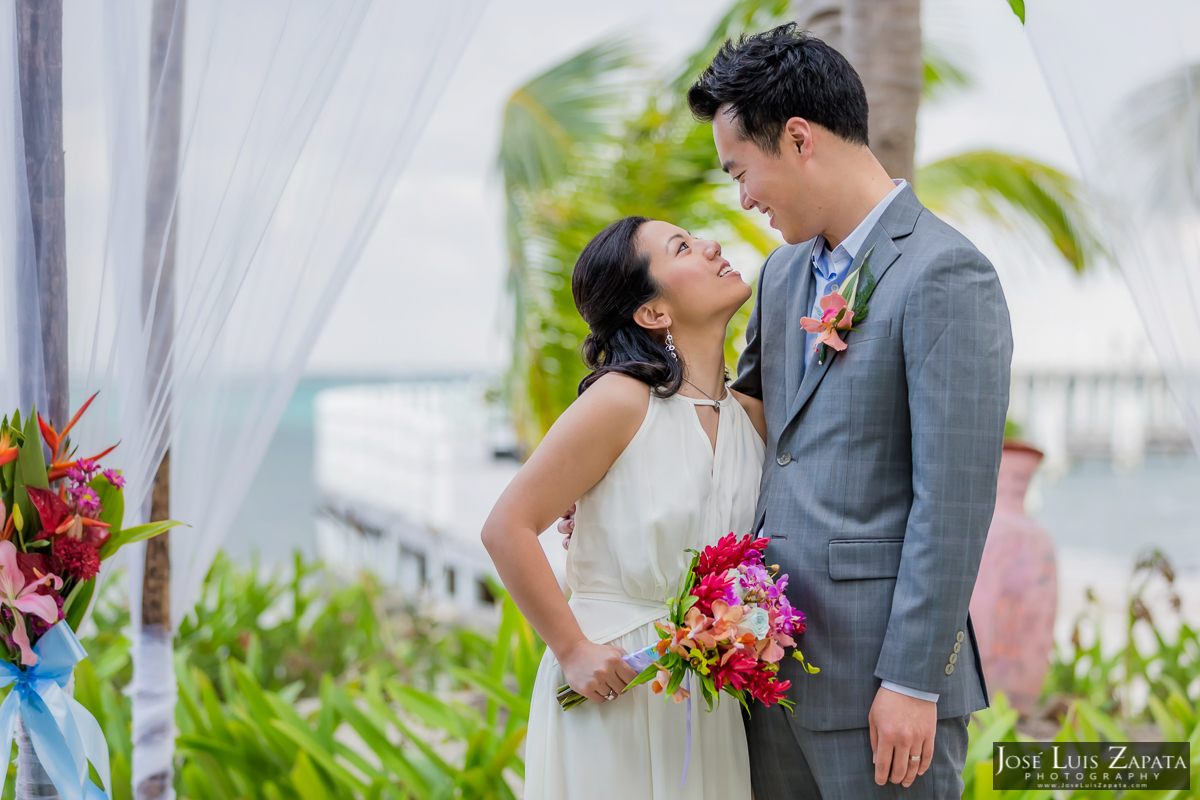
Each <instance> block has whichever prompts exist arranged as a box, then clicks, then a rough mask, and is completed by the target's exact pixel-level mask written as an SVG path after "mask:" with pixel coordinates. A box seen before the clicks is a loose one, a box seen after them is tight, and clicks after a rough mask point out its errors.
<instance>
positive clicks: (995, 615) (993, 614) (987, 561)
mask: <svg viewBox="0 0 1200 800" xmlns="http://www.w3.org/2000/svg"><path fill="white" fill-rule="evenodd" d="M1042 456H1043V453H1042V451H1041V450H1038V449H1037V448H1035V447H1030V446H1029V445H1027V444H1023V443H1021V442H1014V441H1006V442H1005V443H1004V453H1003V455H1002V456H1001V459H1000V477H999V480H998V483H997V489H996V512H995V514H994V515H993V516H992V525H991V527H990V528H989V529H988V537H987V543H986V544H985V545H984V548H983V560H982V562H981V563H980V565H979V577H978V579H977V580H976V581H975V592H974V594H973V595H972V596H971V619H972V622H973V623H974V626H975V636H976V639H977V641H978V644H979V654H980V658H981V659H982V661H983V673H984V677H985V678H986V680H987V685H988V691H989V692H990V693H991V694H993V695H994V694H995V693H996V692H997V691H1002V692H1004V694H1005V695H1006V696H1007V697H1008V700H1009V702H1010V703H1011V704H1012V706H1013V707H1014V708H1016V709H1017V710H1018V711H1020V712H1021V713H1022V714H1031V713H1032V712H1033V711H1034V709H1035V707H1036V706H1037V699H1038V695H1039V694H1040V693H1041V690H1042V684H1043V682H1044V681H1045V679H1046V672H1047V670H1049V668H1050V652H1051V650H1052V649H1053V647H1054V615H1055V610H1056V608H1057V605H1058V570H1057V567H1056V565H1055V559H1054V541H1053V540H1052V539H1051V538H1050V534H1048V533H1046V531H1045V530H1044V529H1043V528H1042V527H1040V526H1039V525H1038V524H1037V523H1035V522H1034V521H1033V520H1031V519H1030V518H1029V517H1028V516H1026V515H1025V492H1026V490H1027V489H1028V488H1029V480H1030V479H1031V478H1032V477H1033V473H1034V471H1035V470H1036V469H1037V467H1038V464H1039V463H1040V462H1041V460H1042Z"/></svg>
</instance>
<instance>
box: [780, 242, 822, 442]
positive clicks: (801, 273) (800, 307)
mask: <svg viewBox="0 0 1200 800" xmlns="http://www.w3.org/2000/svg"><path fill="white" fill-rule="evenodd" d="M816 244H817V240H816V239H814V240H813V241H812V242H810V243H809V244H808V246H807V247H803V248H801V250H800V255H801V256H802V258H799V259H797V260H796V261H793V262H792V268H791V270H790V271H789V272H788V292H787V296H788V300H789V302H790V307H789V308H788V310H787V318H786V319H787V324H786V330H787V349H786V351H787V369H786V374H787V394H786V395H785V397H788V398H789V399H790V398H792V397H795V396H796V392H798V391H800V376H801V372H802V371H803V369H804V358H805V357H806V356H807V351H806V350H805V349H804V328H802V327H801V326H800V318H801V317H807V316H808V311H809V309H810V308H812V296H813V294H814V293H815V292H816V289H817V281H816V278H815V277H814V276H813V271H812V253H813V248H814V247H816ZM789 419H790V417H789Z"/></svg>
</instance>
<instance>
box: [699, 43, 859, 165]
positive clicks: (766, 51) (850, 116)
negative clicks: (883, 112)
mask: <svg viewBox="0 0 1200 800" xmlns="http://www.w3.org/2000/svg"><path fill="white" fill-rule="evenodd" d="M687 99H688V106H690V107H691V109H692V114H693V115H695V116H696V118H697V119H700V120H702V121H704V122H711V121H712V119H713V118H714V117H715V116H716V115H717V112H718V111H719V110H720V109H721V108H722V107H723V106H725V105H728V106H729V113H730V114H731V115H732V116H733V118H734V119H736V120H737V124H738V127H739V129H740V133H741V136H742V139H743V140H749V141H752V142H754V143H755V144H756V145H758V147H759V149H760V150H762V151H763V152H764V153H768V154H770V155H778V154H779V137H780V135H782V133H783V128H784V125H786V124H787V121H788V120H789V119H791V118H792V117H802V118H804V119H806V120H808V121H809V122H813V123H816V124H817V125H820V126H821V127H822V128H825V129H827V130H829V131H831V132H833V133H834V134H835V135H837V136H839V137H840V138H842V139H844V140H846V141H848V142H851V143H853V144H861V145H867V144H870V140H869V139H868V135H867V93H866V90H865V89H863V85H862V81H861V80H859V77H858V73H857V72H855V71H854V67H852V66H850V62H849V61H847V60H846V58H845V56H843V55H842V54H841V53H839V52H838V51H837V50H834V49H833V48H832V47H830V46H829V45H827V44H825V42H823V41H821V40H820V39H818V38H817V37H815V36H813V35H812V34H811V33H808V32H807V31H802V30H800V29H799V27H798V26H797V25H796V23H794V22H791V23H788V24H787V25H780V26H779V27H778V28H773V29H772V30H769V31H766V32H764V33H756V34H754V35H752V36H746V35H744V34H743V35H742V36H741V37H740V38H739V39H738V40H737V43H736V44H735V43H734V42H733V41H732V40H730V39H726V40H725V44H723V45H722V46H721V49H720V51H719V52H718V53H717V55H716V57H715V58H713V61H712V63H711V64H709V66H708V69H706V70H704V72H703V73H702V74H701V75H700V77H699V78H697V79H696V82H695V84H693V85H692V88H690V89H688V93H687Z"/></svg>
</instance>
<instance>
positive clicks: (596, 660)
mask: <svg viewBox="0 0 1200 800" xmlns="http://www.w3.org/2000/svg"><path fill="white" fill-rule="evenodd" d="M626 655H628V653H626V652H625V651H624V650H622V649H621V648H619V647H613V646H611V645H606V644H595V643H593V642H589V641H588V640H587V639H583V640H581V641H580V642H578V643H577V644H575V646H573V647H572V648H571V649H570V650H568V651H567V652H566V653H565V654H564V656H563V657H562V658H560V659H559V660H558V664H559V666H560V667H562V671H563V676H564V677H566V679H567V684H568V685H570V687H571V688H572V689H574V690H575V691H577V692H579V693H580V694H581V695H583V696H584V697H586V698H587V699H588V700H594V701H595V702H597V703H603V702H604V701H606V700H608V699H609V698H608V694H609V692H612V695H613V699H616V696H617V695H619V694H620V693H621V692H623V691H625V687H626V686H628V685H629V682H630V681H632V680H633V679H634V678H636V677H637V672H635V671H634V669H633V667H631V666H629V665H628V664H626V663H625V660H624V658H623V656H626Z"/></svg>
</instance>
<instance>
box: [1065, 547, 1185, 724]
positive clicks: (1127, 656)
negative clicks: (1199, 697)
mask: <svg viewBox="0 0 1200 800" xmlns="http://www.w3.org/2000/svg"><path fill="white" fill-rule="evenodd" d="M1174 584H1175V571H1174V569H1173V568H1172V566H1171V564H1170V562H1169V561H1168V560H1167V558H1166V556H1165V555H1163V553H1162V552H1161V551H1159V550H1156V549H1151V550H1147V551H1145V552H1143V553H1142V554H1141V555H1139V556H1138V558H1137V560H1136V562H1135V564H1134V571H1133V579H1132V586H1131V589H1132V590H1131V592H1130V600H1129V606H1128V612H1127V626H1126V631H1125V633H1126V645H1125V647H1124V648H1122V649H1121V650H1118V651H1115V652H1111V653H1106V652H1105V648H1104V646H1103V641H1102V639H1101V637H1100V622H1101V610H1100V603H1099V600H1098V598H1097V597H1096V595H1095V594H1094V593H1093V591H1092V590H1091V589H1088V594H1087V599H1088V605H1087V607H1086V608H1085V609H1084V610H1083V612H1082V613H1081V614H1080V615H1079V617H1078V618H1077V619H1076V620H1075V621H1074V624H1073V630H1072V633H1071V642H1070V647H1069V648H1067V649H1066V650H1065V651H1064V650H1062V649H1059V648H1056V649H1055V653H1054V655H1053V657H1052V659H1051V664H1050V672H1049V674H1048V675H1047V678H1046V683H1045V686H1044V687H1043V690H1042V693H1043V697H1044V698H1046V699H1049V698H1051V697H1053V696H1055V695H1061V696H1066V697H1081V698H1084V699H1086V700H1087V701H1088V702H1089V703H1091V704H1092V705H1094V706H1095V707H1097V708H1099V709H1101V710H1103V711H1106V712H1109V713H1112V714H1115V715H1119V716H1120V717H1122V718H1124V719H1127V720H1129V721H1130V722H1153V721H1155V714H1156V712H1155V707H1156V705H1162V704H1165V703H1167V701H1168V699H1169V698H1170V697H1171V695H1172V694H1173V693H1174V694H1179V695H1182V696H1184V697H1189V696H1196V694H1197V689H1200V634H1198V633H1197V631H1196V630H1195V629H1194V628H1193V627H1192V626H1191V625H1189V624H1188V623H1186V622H1184V621H1183V620H1180V619H1177V620H1174V622H1177V623H1178V630H1177V632H1176V633H1175V634H1174V635H1173V636H1170V637H1168V636H1167V635H1166V634H1165V633H1164V632H1163V623H1164V622H1165V621H1164V620H1156V619H1154V617H1153V615H1152V614H1151V611H1150V609H1149V607H1148V604H1147V595H1148V593H1150V592H1155V593H1158V594H1160V595H1162V596H1163V597H1164V598H1165V599H1166V601H1167V603H1168V606H1169V607H1170V608H1171V609H1172V610H1173V612H1174V613H1178V611H1179V609H1180V607H1181V602H1180V599H1179V596H1178V594H1177V593H1176V592H1175V585H1174ZM1172 627H1174V625H1173V626H1172ZM1139 638H1141V639H1142V640H1143V641H1145V640H1147V639H1148V640H1150V641H1152V642H1153V645H1152V647H1150V648H1146V649H1145V650H1144V649H1143V646H1142V645H1139V644H1138V640H1139ZM1135 686H1137V687H1138V689H1139V690H1145V691H1148V694H1149V698H1150V699H1149V701H1148V703H1147V704H1146V705H1145V706H1141V705H1140V704H1139V706H1138V707H1134V705H1133V703H1132V702H1131V698H1132V697H1134V696H1135V694H1139V693H1140V692H1137V693H1135V692H1134V687H1135ZM1189 727H1190V726H1189Z"/></svg>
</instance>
